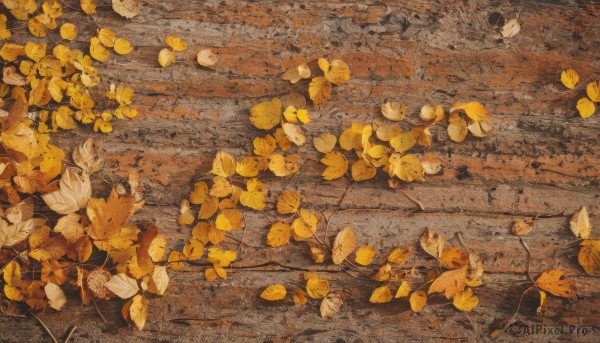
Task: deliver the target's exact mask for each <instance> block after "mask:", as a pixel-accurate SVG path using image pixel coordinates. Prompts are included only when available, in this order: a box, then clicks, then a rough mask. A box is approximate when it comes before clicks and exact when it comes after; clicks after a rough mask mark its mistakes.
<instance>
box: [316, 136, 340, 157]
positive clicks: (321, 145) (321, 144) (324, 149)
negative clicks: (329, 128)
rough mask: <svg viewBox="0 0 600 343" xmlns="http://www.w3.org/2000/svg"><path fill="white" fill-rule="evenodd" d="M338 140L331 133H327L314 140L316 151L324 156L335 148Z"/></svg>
mask: <svg viewBox="0 0 600 343" xmlns="http://www.w3.org/2000/svg"><path fill="white" fill-rule="evenodd" d="M336 143H337V138H336V137H335V136H334V135H332V134H331V133H329V132H325V133H323V134H321V135H320V136H317V137H315V138H314V139H313V145H314V146H315V149H316V150H317V151H318V152H320V153H323V154H326V153H328V152H330V151H331V150H333V148H335V144H336Z"/></svg>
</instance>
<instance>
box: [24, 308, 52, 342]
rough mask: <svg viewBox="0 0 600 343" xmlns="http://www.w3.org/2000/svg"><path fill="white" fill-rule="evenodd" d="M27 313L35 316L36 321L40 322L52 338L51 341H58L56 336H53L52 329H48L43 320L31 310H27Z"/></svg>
mask: <svg viewBox="0 0 600 343" xmlns="http://www.w3.org/2000/svg"><path fill="white" fill-rule="evenodd" d="M29 313H31V315H32V316H33V318H35V319H36V320H37V321H38V323H40V325H42V327H43V328H44V330H46V332H47V333H48V335H50V338H51V339H52V342H54V343H58V341H57V340H56V337H54V335H53V334H52V331H50V329H49V328H48V327H47V326H46V324H44V322H43V321H42V320H41V319H40V318H39V317H38V316H36V315H35V313H33V312H29Z"/></svg>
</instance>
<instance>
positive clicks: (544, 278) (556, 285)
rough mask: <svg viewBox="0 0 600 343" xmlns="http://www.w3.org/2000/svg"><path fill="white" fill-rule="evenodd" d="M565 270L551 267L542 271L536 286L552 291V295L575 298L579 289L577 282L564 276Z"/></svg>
mask: <svg viewBox="0 0 600 343" xmlns="http://www.w3.org/2000/svg"><path fill="white" fill-rule="evenodd" d="M564 275H565V271H564V270H560V269H550V270H547V271H545V272H543V273H542V275H540V276H539V277H538V278H537V280H535V284H536V286H538V287H539V288H541V289H543V290H545V291H548V292H550V294H552V295H556V296H557V297H563V298H575V297H576V296H577V290H576V287H575V283H574V282H573V281H571V280H567V279H565V278H564Z"/></svg>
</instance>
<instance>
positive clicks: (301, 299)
mask: <svg viewBox="0 0 600 343" xmlns="http://www.w3.org/2000/svg"><path fill="white" fill-rule="evenodd" d="M293 299H294V304H296V305H304V304H306V295H305V294H304V291H303V290H301V289H299V290H297V291H296V292H294V295H293Z"/></svg>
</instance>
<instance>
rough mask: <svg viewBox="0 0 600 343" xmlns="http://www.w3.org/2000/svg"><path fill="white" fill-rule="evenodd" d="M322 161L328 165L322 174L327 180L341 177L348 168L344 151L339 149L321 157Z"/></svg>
mask: <svg viewBox="0 0 600 343" xmlns="http://www.w3.org/2000/svg"><path fill="white" fill-rule="evenodd" d="M321 163H323V164H324V165H326V166H327V168H325V170H324V171H323V174H322V175H323V178H324V179H325V180H335V179H339V178H340V177H342V176H344V174H346V171H347V170H348V160H347V159H346V157H345V156H344V155H343V154H342V153H340V152H337V151H332V152H328V153H327V154H325V156H324V157H323V158H322V159H321Z"/></svg>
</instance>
